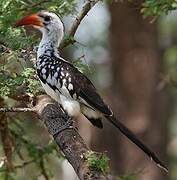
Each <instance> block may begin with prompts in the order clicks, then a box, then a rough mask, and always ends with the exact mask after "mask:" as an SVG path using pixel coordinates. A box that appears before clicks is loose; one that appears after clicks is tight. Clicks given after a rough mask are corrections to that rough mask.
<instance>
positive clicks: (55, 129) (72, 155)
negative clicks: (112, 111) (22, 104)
mask: <svg viewBox="0 0 177 180" xmlns="http://www.w3.org/2000/svg"><path fill="white" fill-rule="evenodd" d="M33 110H35V112H37V114H38V115H39V117H40V119H41V120H42V121H43V122H44V123H45V125H46V127H47V129H48V131H49V133H50V134H51V135H53V137H54V140H55V142H56V143H57V145H58V146H59V148H60V150H61V151H62V152H63V153H64V155H65V158H66V159H67V160H68V161H69V162H70V164H71V165H72V167H73V168H74V170H75V172H76V174H77V175H78V177H79V179H81V180H89V179H90V180H91V179H94V180H95V179H99V180H110V179H112V180H113V179H114V178H113V177H109V176H107V175H105V174H104V173H102V172H98V171H96V170H94V169H92V168H90V167H89V165H88V162H87V160H86V154H87V153H88V151H90V149H89V148H88V147H87V146H86V144H85V143H84V141H83V139H82V138H81V136H80V135H79V133H78V132H77V130H76V129H75V128H69V129H64V130H63V131H61V132H59V130H60V129H61V128H62V126H63V125H64V124H66V122H67V121H68V119H69V117H68V115H67V114H66V113H65V112H64V111H63V110H62V109H61V108H60V107H59V106H58V105H57V104H56V103H55V102H53V101H52V100H51V99H50V98H49V97H48V96H45V95H42V96H39V97H38V98H37V101H36V105H35V107H34V108H33Z"/></svg>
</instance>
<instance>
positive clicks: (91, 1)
mask: <svg viewBox="0 0 177 180" xmlns="http://www.w3.org/2000/svg"><path fill="white" fill-rule="evenodd" d="M98 1H99V0H88V2H87V3H86V4H85V5H84V6H83V8H82V10H81V12H80V13H79V14H78V15H77V17H76V18H75V20H74V22H73V23H72V25H71V27H70V29H69V31H68V36H69V37H74V35H75V33H76V31H77V29H78V27H79V25H80V23H81V21H82V20H83V19H84V17H85V16H86V15H87V13H88V12H89V11H90V10H91V9H92V7H93V6H95V4H96V3H98ZM75 42H76V41H75V40H74V39H72V38H69V39H65V40H63V41H62V42H61V44H60V48H61V49H62V48H64V47H66V46H68V45H69V44H73V43H75Z"/></svg>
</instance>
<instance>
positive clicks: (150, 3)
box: [141, 0, 177, 17]
mask: <svg viewBox="0 0 177 180" xmlns="http://www.w3.org/2000/svg"><path fill="white" fill-rule="evenodd" d="M175 9H177V2H176V0H160V1H157V0H145V1H144V3H143V4H142V9H141V12H142V13H143V14H144V16H145V17H147V16H161V15H163V14H167V13H168V12H169V11H171V10H175Z"/></svg>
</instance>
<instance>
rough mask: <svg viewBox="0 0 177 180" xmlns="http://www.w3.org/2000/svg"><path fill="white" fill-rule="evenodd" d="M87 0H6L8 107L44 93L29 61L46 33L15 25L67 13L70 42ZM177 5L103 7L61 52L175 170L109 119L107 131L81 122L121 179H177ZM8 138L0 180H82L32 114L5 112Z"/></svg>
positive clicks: (1, 131) (0, 44)
mask: <svg viewBox="0 0 177 180" xmlns="http://www.w3.org/2000/svg"><path fill="white" fill-rule="evenodd" d="M84 3H86V1H74V0H67V1H62V0H58V1H57V0H54V1H47V0H45V1H44V0H43V1H42V0H41V1H35V0H29V1H22V0H14V1H12V0H0V12H1V13H0V14H1V15H0V53H1V54H0V107H11V106H16V107H23V106H25V105H26V102H28V100H26V95H28V96H30V97H31V96H34V95H38V94H41V93H43V92H42V89H41V87H40V84H39V83H38V81H37V78H36V75H35V70H34V69H33V68H32V67H33V65H32V63H31V62H30V61H29V59H31V58H32V57H33V52H32V50H33V49H34V47H35V46H36V45H37V44H38V43H39V38H40V35H39V33H33V30H32V29H31V28H27V29H26V30H24V29H14V28H12V25H13V24H14V23H15V21H16V20H17V19H19V18H21V17H22V16H24V15H26V14H29V13H31V12H37V11H38V10H41V9H48V10H51V11H54V12H56V13H58V14H60V15H61V17H62V20H63V22H64V24H65V27H66V28H65V29H66V38H67V31H68V29H69V27H70V26H71V24H72V22H73V20H74V18H76V16H77V14H78V12H80V10H81V9H82V7H83V5H84ZM176 6H177V5H176V1H173V0H172V1H165V0H164V1H163V2H161V3H159V4H158V3H156V1H153V0H146V1H141V0H136V1H124V0H122V1H116V2H114V1H111V2H110V1H104V2H98V3H97V4H96V5H95V6H94V7H93V8H92V9H91V10H90V12H89V13H88V15H87V16H86V17H85V18H84V20H83V21H82V23H81V25H80V26H79V28H78V30H77V33H76V35H75V40H76V41H77V42H76V43H75V44H74V45H70V46H68V47H66V48H65V49H63V50H62V51H61V53H62V56H63V57H64V58H65V59H67V60H71V61H73V62H74V63H75V65H76V66H77V67H78V68H79V69H80V70H81V71H83V72H84V73H85V74H86V75H87V76H88V77H89V78H90V79H91V80H92V82H93V83H94V84H95V86H96V88H97V89H98V90H99V92H100V94H101V95H102V96H103V97H104V99H105V101H106V102H107V103H108V104H109V105H110V107H111V108H112V109H113V110H114V112H115V113H116V114H117V116H118V117H119V116H120V117H121V121H122V122H124V124H125V125H126V126H127V127H129V128H130V129H131V130H132V131H133V132H134V133H135V134H136V135H137V136H138V137H139V138H140V139H141V140H142V141H143V142H144V143H145V144H146V145H148V146H149V147H151V149H152V150H153V151H154V152H156V154H158V155H159V157H160V159H161V160H162V161H163V162H165V164H167V165H168V167H169V169H170V172H169V174H168V175H167V174H166V173H164V172H162V171H161V170H160V169H159V168H157V167H156V165H155V164H154V163H153V162H152V161H150V160H149V158H147V156H146V155H144V153H143V152H142V151H140V150H139V149H138V148H137V147H136V146H135V145H134V144H132V143H131V142H130V141H129V140H127V138H125V137H123V136H122V134H120V133H119V132H118V131H117V130H116V129H115V128H114V127H113V126H112V125H110V124H108V123H107V122H106V120H105V121H104V129H103V130H99V129H97V128H95V127H93V126H92V125H91V124H90V123H89V122H88V121H87V120H85V119H84V120H83V119H82V118H81V119H79V120H78V122H77V126H78V128H79V132H80V134H81V136H82V137H83V138H84V140H85V142H86V144H87V145H88V146H89V147H90V148H91V149H92V150H94V151H99V152H105V153H106V154H107V155H108V157H109V158H110V161H109V163H110V173H111V174H113V175H115V176H118V177H119V179H124V180H168V179H169V180H176V179H177V110H176V107H177V33H176V32H177V11H175V8H176ZM24 59H25V60H24ZM24 86H25V88H24ZM28 98H29V97H28ZM28 98H27V99H28ZM0 135H1V144H0V179H18V180H20V179H24V178H26V179H40V180H43V179H44V180H47V179H54V180H55V179H60V180H73V179H77V176H76V174H75V173H74V171H73V169H72V167H71V166H70V165H69V163H68V162H67V161H66V160H65V159H64V157H62V153H61V152H60V151H59V150H58V148H57V147H56V145H55V143H54V142H53V141H52V139H51V137H50V136H49V134H48V132H47V131H46V129H45V127H43V124H42V123H41V122H40V121H39V120H38V119H37V118H36V117H35V116H34V115H32V114H31V113H6V114H4V113H0ZM56 156H57V157H58V158H56Z"/></svg>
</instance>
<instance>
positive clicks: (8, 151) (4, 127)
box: [0, 98, 13, 179]
mask: <svg viewBox="0 0 177 180" xmlns="http://www.w3.org/2000/svg"><path fill="white" fill-rule="evenodd" d="M0 105H4V101H3V99H2V98H0ZM0 135H1V141H2V146H3V150H4V154H5V157H6V160H5V161H4V162H5V165H6V169H7V172H6V177H5V179H8V173H9V172H10V171H12V170H13V164H12V139H11V134H10V131H9V127H8V121H7V117H6V114H5V113H0Z"/></svg>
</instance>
